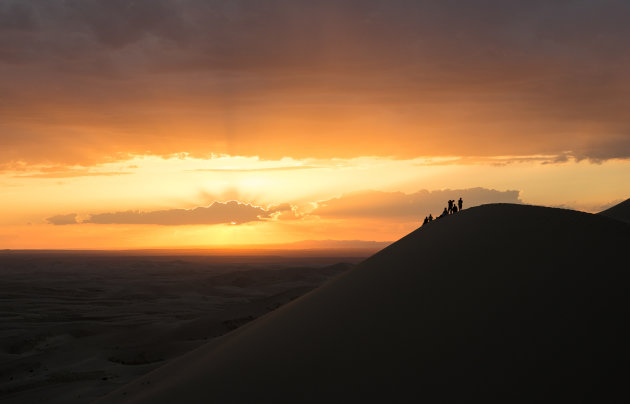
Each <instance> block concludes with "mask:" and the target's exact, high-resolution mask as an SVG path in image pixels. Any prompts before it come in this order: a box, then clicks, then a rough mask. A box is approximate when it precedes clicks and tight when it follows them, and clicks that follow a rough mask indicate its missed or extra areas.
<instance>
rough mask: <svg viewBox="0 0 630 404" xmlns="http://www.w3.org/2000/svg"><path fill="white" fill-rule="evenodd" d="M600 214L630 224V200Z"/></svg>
mask: <svg viewBox="0 0 630 404" xmlns="http://www.w3.org/2000/svg"><path fill="white" fill-rule="evenodd" d="M599 214H600V215H603V216H608V217H612V218H613V219H617V220H621V221H623V222H627V223H630V198H629V199H626V200H625V201H623V202H621V203H619V204H617V205H615V206H613V207H612V208H608V209H606V210H604V211H602V212H599Z"/></svg>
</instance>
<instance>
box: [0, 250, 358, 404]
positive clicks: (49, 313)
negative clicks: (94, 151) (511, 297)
mask: <svg viewBox="0 0 630 404" xmlns="http://www.w3.org/2000/svg"><path fill="white" fill-rule="evenodd" d="M361 260H362V257H357V256H356V254H355V256H353V257H344V256H322V255H321V254H319V256H313V257H308V256H306V255H305V254H295V253H293V254H289V256H284V257H283V256H281V255H269V254H267V255H255V254H247V255H243V256H228V255H221V256H211V255H210V256H181V255H180V256H168V255H166V256H165V255H162V256H146V255H138V256H132V255H125V254H122V255H121V254H104V253H101V254H99V253H94V252H92V253H52V252H47V253H46V252H40V253H33V252H10V251H7V252H0V401H2V402H3V403H6V404H8V403H33V402H38V401H40V402H46V403H83V402H90V401H92V400H94V399H96V398H98V397H100V396H102V395H105V394H107V393H108V392H110V391H112V390H114V389H116V388H118V387H120V386H123V385H125V384H127V383H128V382H130V381H132V380H133V379H135V378H137V377H139V376H141V375H143V374H145V373H147V372H149V371H151V370H153V369H155V368H156V367H159V366H161V365H162V364H164V363H166V362H167V361H168V360H169V359H172V358H175V357H177V356H179V355H181V354H183V353H185V352H188V351H190V350H192V349H194V348H196V347H198V346H200V345H201V344H204V343H206V342H208V341H209V340H212V339H213V338H215V337H217V336H221V335H223V334H225V333H227V332H229V331H231V330H233V329H235V328H238V327H239V326H241V325H243V324H245V323H247V322H249V321H251V320H253V319H255V318H257V317H260V316H262V315H264V314H265V313H267V312H269V311H272V310H274V309H276V308H278V307H280V306H282V305H283V304H285V303H287V302H289V301H291V300H293V299H295V298H297V297H299V296H301V295H303V294H305V293H306V292H308V291H310V290H311V289H313V288H315V287H317V286H319V285H321V284H322V283H324V282H326V281H327V280H328V279H330V278H331V277H334V276H335V275H337V274H339V273H341V272H344V271H345V270H347V269H349V268H351V267H352V266H353V265H354V264H356V263H357V262H359V261H361Z"/></svg>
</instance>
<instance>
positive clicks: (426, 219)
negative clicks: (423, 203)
mask: <svg viewBox="0 0 630 404" xmlns="http://www.w3.org/2000/svg"><path fill="white" fill-rule="evenodd" d="M427 223H429V218H428V217H426V216H425V217H424V222H422V225H423V226H424V225H425V224H427Z"/></svg>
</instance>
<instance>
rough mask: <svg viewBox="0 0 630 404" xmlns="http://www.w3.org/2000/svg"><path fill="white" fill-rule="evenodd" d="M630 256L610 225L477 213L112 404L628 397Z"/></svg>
mask: <svg viewBox="0 0 630 404" xmlns="http://www.w3.org/2000/svg"><path fill="white" fill-rule="evenodd" d="M629 242H630V226H628V225H627V224H625V223H622V222H619V221H615V220H611V219H609V218H607V217H603V216H601V215H592V214H587V213H582V212H576V211H571V210H565V209H556V208H545V207H537V206H527V205H511V204H492V205H483V206H479V207H475V208H471V209H467V210H464V211H463V212H460V213H458V214H456V215H452V216H449V217H446V218H443V219H440V220H438V221H434V222H432V223H429V224H428V225H426V226H423V227H422V228H420V229H418V230H416V231H414V232H412V233H410V234H409V235H407V236H406V237H403V238H402V239H401V240H399V241H397V242H395V243H393V244H392V245H390V246H389V247H387V248H385V249H383V250H382V251H380V252H378V253H377V254H375V255H374V256H372V257H370V258H369V259H367V260H366V261H364V262H363V263H361V264H359V265H358V266H357V267H355V268H353V269H352V270H350V271H348V272H346V273H344V274H342V275H340V276H338V277H336V278H335V279H333V280H332V281H330V282H328V283H327V284H325V285H323V286H322V287H320V288H318V289H316V290H314V291H312V292H310V293H308V294H306V295H305V296H303V297H301V298H299V299H297V300H295V301H293V302H292V303H290V304H288V305H286V306H284V307H282V308H280V309H278V310H276V311H274V312H272V313H270V314H268V315H265V316H263V317H261V318H259V319H258V320H256V321H253V322H251V323H249V324H247V325H245V326H243V327H241V328H239V329H237V330H235V331H233V332H232V333H230V334H227V335H225V336H224V337H222V338H221V339H220V341H213V342H212V343H210V344H208V345H205V346H202V347H201V348H199V349H197V350H195V351H192V352H190V353H188V354H186V355H184V356H182V357H181V358H178V359H176V360H174V361H172V362H170V363H168V364H166V365H165V366H163V367H161V368H159V369H157V370H155V371H153V372H151V373H149V374H147V375H145V376H144V377H142V378H140V379H138V380H136V381H135V382H133V383H131V384H130V385H128V386H125V387H124V388H122V389H119V390H117V391H115V392H114V393H112V394H110V395H108V396H107V397H105V398H103V399H102V400H101V401H99V402H103V403H106V402H129V403H131V402H133V403H145V402H146V403H149V402H151V403H172V402H220V403H229V402H257V401H263V402H360V401H367V400H368V399H369V400H371V401H373V400H377V401H382V402H402V401H405V402H408V401H426V402H447V401H473V400H475V401H476V400H507V401H508V402H532V401H533V400H535V401H557V400H559V399H562V400H575V401H579V402H585V401H586V402H588V401H601V400H604V399H612V398H615V400H617V399H618V398H619V397H627V392H626V389H625V387H624V386H625V383H626V380H627V379H626V376H627V371H621V370H620V369H621V367H620V366H621V365H622V364H624V363H627V361H628V359H629V357H630V355H629V354H628V353H629V352H628V348H627V346H626V345H627V340H628V337H629V335H628V332H627V331H626V330H625V329H624V326H625V319H626V318H627V317H626V316H627V314H628V311H629V310H628V308H629V307H630V306H629V304H628V303H629V297H628V294H627V290H628V285H629V282H628V281H629V280H630V276H629V274H628V269H627V267H628V266H627V264H624V265H613V263H615V262H622V263H626V252H625V249H626V248H627V246H628V245H630V244H629ZM620 394H621V395H620Z"/></svg>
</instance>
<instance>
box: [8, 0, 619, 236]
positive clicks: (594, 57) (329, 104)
mask: <svg viewBox="0 0 630 404" xmlns="http://www.w3.org/2000/svg"><path fill="white" fill-rule="evenodd" d="M629 12H630V6H629V5H627V4H625V3H620V2H608V1H584V2H579V3H577V2H576V3H571V2H562V3H553V4H550V2H542V1H541V2H538V1H532V2H517V1H509V0H508V1H484V2H483V4H475V2H466V3H465V4H460V3H454V2H453V3H452V2H448V1H425V2H410V1H399V0H392V1H376V0H364V1H321V2H310V1H301V0H296V1H280V0H277V1H269V2H260V3H259V2H256V3H252V2H246V1H238V0H235V1H200V0H183V1H177V2H175V1H167V0H154V1H126V0H115V1H114V0H112V1H96V0H93V1H84V2H62V1H39V0H32V1H22V0H21V1H17V0H7V1H3V2H0V146H1V147H0V191H1V192H2V199H1V202H0V203H1V205H0V207H1V209H0V248H136V247H155V246H157V247H173V246H215V245H226V244H251V243H275V242H291V241H296V240H304V239H363V240H379V241H382V240H394V239H396V238H398V237H400V236H402V235H404V234H405V233H407V232H408V231H410V230H412V229H414V228H415V226H417V224H418V220H420V219H422V218H423V217H424V215H426V214H427V213H429V212H433V213H434V214H435V213H436V212H438V211H439V210H441V207H442V205H443V201H442V200H444V201H445V200H447V199H454V198H457V197H459V196H460V195H463V196H464V197H465V200H467V201H470V204H478V203H487V202H494V201H504V202H524V203H534V204H543V205H550V206H564V207H570V208H575V209H582V210H587V211H597V210H600V209H602V208H603V207H606V206H609V205H610V204H612V203H614V202H618V201H621V200H623V199H626V198H627V197H628V196H630V186H629V183H630V182H629V181H627V178H628V174H629V173H630V170H629V168H630V165H629V161H630V160H628V158H629V157H630V119H629V117H628V114H627V111H628V110H630V96H629V95H630V80H629V79H628V75H627V73H626V72H627V71H628V70H629V68H630V63H629V62H630V57H629V56H630V54H629V53H628V52H627V42H628V40H630V28H628V24H627V23H626V18H625V17H624V16H627V15H628V14H629ZM446 189H451V190H453V192H451V193H449V192H446V191H443V190H446ZM229 201H235V202H229ZM213 204H214V205H213Z"/></svg>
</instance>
